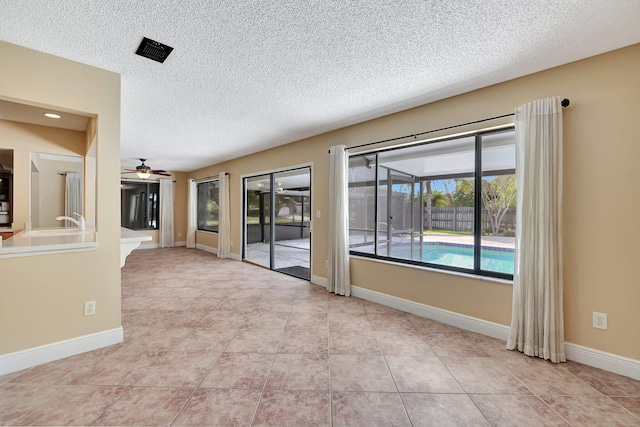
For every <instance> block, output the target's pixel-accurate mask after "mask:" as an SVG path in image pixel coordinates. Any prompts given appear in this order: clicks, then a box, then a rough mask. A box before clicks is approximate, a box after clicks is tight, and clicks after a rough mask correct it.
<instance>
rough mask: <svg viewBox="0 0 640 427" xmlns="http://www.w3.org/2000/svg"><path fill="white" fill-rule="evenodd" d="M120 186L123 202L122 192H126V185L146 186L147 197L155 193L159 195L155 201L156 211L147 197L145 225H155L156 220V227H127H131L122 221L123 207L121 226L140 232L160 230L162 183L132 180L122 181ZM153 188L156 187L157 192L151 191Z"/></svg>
mask: <svg viewBox="0 0 640 427" xmlns="http://www.w3.org/2000/svg"><path fill="white" fill-rule="evenodd" d="M120 185H121V186H122V188H121V189H120V197H121V200H122V192H123V191H124V190H125V188H124V187H125V186H126V185H139V186H144V187H145V193H146V194H147V195H149V194H151V193H155V194H157V199H156V201H155V203H156V206H155V209H154V206H153V205H151V206H150V203H151V202H150V201H149V197H148V196H147V197H146V198H145V210H144V211H145V217H146V218H145V224H153V223H154V219H155V227H154V226H153V225H152V226H151V227H143V228H140V227H125V226H126V225H127V226H128V225H130V224H128V223H125V222H124V221H123V220H122V215H123V214H124V211H123V210H122V207H121V211H120V224H121V225H122V227H125V228H129V229H131V230H140V231H155V230H159V229H160V182H158V181H132V180H122V181H120ZM151 186H155V187H156V190H157V191H154V192H152V191H151ZM154 214H155V218H154Z"/></svg>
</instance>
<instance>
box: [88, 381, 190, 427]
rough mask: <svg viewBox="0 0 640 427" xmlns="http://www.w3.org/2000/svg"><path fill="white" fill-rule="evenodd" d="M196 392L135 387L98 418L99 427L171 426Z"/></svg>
mask: <svg viewBox="0 0 640 427" xmlns="http://www.w3.org/2000/svg"><path fill="white" fill-rule="evenodd" d="M192 393H193V389H184V388H158V387H133V388H131V389H129V390H128V391H127V392H126V393H125V394H124V395H123V396H122V397H121V398H120V400H118V401H117V402H116V403H115V404H114V405H113V406H111V407H110V408H109V409H108V410H106V411H105V412H104V414H102V416H100V418H98V419H97V420H96V421H95V423H94V425H98V426H125V425H126V426H133V425H137V426H169V425H171V423H172V422H173V421H174V420H175V418H176V417H177V416H178V414H179V413H180V411H181V410H182V408H183V406H184V405H185V403H186V402H187V401H188V399H189V398H190V397H191V395H192Z"/></svg>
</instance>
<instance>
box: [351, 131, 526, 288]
mask: <svg viewBox="0 0 640 427" xmlns="http://www.w3.org/2000/svg"><path fill="white" fill-rule="evenodd" d="M508 132H513V133H514V138H515V126H513V125H508V126H501V127H497V128H492V129H484V130H478V131H471V132H465V133H462V134H457V135H450V136H445V137H440V138H434V139H430V140H426V141H422V142H418V143H415V144H410V145H406V144H402V145H396V146H390V147H384V148H381V149H379V150H370V151H366V152H361V153H354V154H350V155H349V159H351V158H354V157H364V156H375V165H376V166H375V180H374V191H373V196H374V217H375V219H374V240H373V243H374V253H367V252H358V251H354V250H352V249H351V248H352V246H351V245H349V254H350V255H351V256H357V257H364V258H370V259H378V260H381V261H385V262H390V263H394V264H406V265H414V266H418V267H425V268H430V269H436V270H442V271H445V272H446V271H449V272H455V273H463V274H470V275H473V276H480V277H486V278H496V279H504V280H507V281H513V274H508V273H501V272H497V271H491V270H483V269H482V268H481V258H482V251H483V248H482V244H481V242H482V237H483V234H482V232H483V230H482V221H483V211H482V196H481V191H482V178H483V177H484V176H497V175H505V174H514V175H515V158H514V168H513V169H502V170H495V171H487V172H485V171H483V169H482V155H483V147H482V138H483V137H484V136H486V135H495V134H500V133H508ZM470 136H473V137H474V171H473V173H472V174H471V173H460V174H451V175H449V174H448V175H439V176H438V175H434V176H430V177H429V178H430V180H434V178H435V179H452V178H454V177H455V178H460V177H469V178H471V177H473V178H474V206H473V207H474V218H473V223H474V225H473V227H474V228H473V268H463V267H458V266H452V265H446V264H436V263H431V262H427V261H422V260H415V259H407V258H399V257H394V256H387V255H380V254H378V253H377V252H378V248H377V246H378V245H377V243H376V242H378V241H379V239H378V233H379V232H380V230H381V229H380V218H378V210H379V206H378V204H379V186H380V185H381V184H380V182H381V181H380V177H379V168H380V167H381V166H380V164H379V154H381V153H384V152H389V151H396V150H402V149H408V148H411V147H416V146H420V145H428V144H433V143H442V142H446V141H454V140H459V139H462V138H468V137H470ZM514 143H515V142H514ZM419 178H420V179H419V180H418V182H419V183H420V185H421V186H422V185H423V182H424V181H425V180H423V178H425V177H419ZM367 182H368V181H367ZM366 185H367V184H366V183H365V185H364V186H366ZM385 185H388V183H387V184H385ZM348 186H349V188H351V183H350V182H349V183H348ZM420 194H421V195H422V196H424V193H423V190H422V189H421V193H420ZM387 203H389V201H388V202H387ZM421 208H422V209H424V205H421ZM351 229H352V228H351V224H350V225H349V230H351ZM354 229H355V228H354ZM384 233H385V232H384V231H383V234H384ZM422 233H424V219H423V224H422ZM353 247H357V246H353ZM387 250H388V249H387ZM514 254H515V249H514ZM514 256H515V255H514ZM514 268H515V266H514Z"/></svg>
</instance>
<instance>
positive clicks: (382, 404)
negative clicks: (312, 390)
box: [331, 391, 411, 427]
mask: <svg viewBox="0 0 640 427" xmlns="http://www.w3.org/2000/svg"><path fill="white" fill-rule="evenodd" d="M331 413H332V418H333V426H334V427H391V426H398V427H400V426H407V427H410V426H411V422H410V421H409V417H408V416H407V413H406V411H405V409H404V407H403V405H402V401H401V400H400V396H399V395H398V393H371V392H341V391H336V392H333V393H332V395H331Z"/></svg>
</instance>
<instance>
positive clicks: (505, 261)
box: [391, 244, 514, 274]
mask: <svg viewBox="0 0 640 427" xmlns="http://www.w3.org/2000/svg"><path fill="white" fill-rule="evenodd" d="M391 253H392V256H394V257H399V258H411V248H410V247H409V246H403V247H392V248H391ZM513 258H514V253H513V252H507V251H493V250H487V249H482V251H481V252H480V268H481V269H482V270H486V271H494V272H497V273H505V274H513ZM422 261H424V262H429V263H432V264H440V265H448V266H452V267H460V268H468V269H473V247H470V246H463V247H461V246H450V245H437V244H436V245H424V246H423V247H422Z"/></svg>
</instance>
